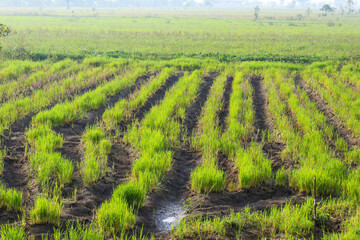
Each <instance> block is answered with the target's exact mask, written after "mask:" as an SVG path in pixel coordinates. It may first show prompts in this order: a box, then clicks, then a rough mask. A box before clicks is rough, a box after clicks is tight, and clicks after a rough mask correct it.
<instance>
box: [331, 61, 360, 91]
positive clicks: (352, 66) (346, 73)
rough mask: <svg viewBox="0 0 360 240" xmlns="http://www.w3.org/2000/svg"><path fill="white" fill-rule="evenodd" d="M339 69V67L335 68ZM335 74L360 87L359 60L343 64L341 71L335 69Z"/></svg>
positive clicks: (338, 77)
mask: <svg viewBox="0 0 360 240" xmlns="http://www.w3.org/2000/svg"><path fill="white" fill-rule="evenodd" d="M335 69H336V70H337V68H335ZM333 74H334V75H335V76H336V78H337V79H341V80H342V81H344V82H345V83H351V84H352V85H354V86H355V87H356V88H357V89H360V66H359V62H356V63H349V64H346V65H344V66H342V68H341V71H340V72H338V71H336V72H335V71H334V72H333Z"/></svg>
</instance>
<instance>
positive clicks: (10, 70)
mask: <svg viewBox="0 0 360 240" xmlns="http://www.w3.org/2000/svg"><path fill="white" fill-rule="evenodd" d="M49 64H50V63H49V62H33V61H30V60H25V61H23V60H7V61H5V62H3V63H2V64H1V65H2V68H1V69H0V83H6V82H10V81H12V80H16V79H17V78H19V77H21V76H23V75H27V74H31V73H32V72H35V71H36V70H39V69H44V68H46V67H48V65H49Z"/></svg>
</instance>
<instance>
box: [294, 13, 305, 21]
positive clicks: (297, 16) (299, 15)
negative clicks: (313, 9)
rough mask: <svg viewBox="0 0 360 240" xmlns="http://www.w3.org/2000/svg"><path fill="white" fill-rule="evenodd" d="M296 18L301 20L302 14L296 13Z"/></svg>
mask: <svg viewBox="0 0 360 240" xmlns="http://www.w3.org/2000/svg"><path fill="white" fill-rule="evenodd" d="M296 19H297V20H300V21H301V20H303V19H304V16H303V15H302V14H298V15H296Z"/></svg>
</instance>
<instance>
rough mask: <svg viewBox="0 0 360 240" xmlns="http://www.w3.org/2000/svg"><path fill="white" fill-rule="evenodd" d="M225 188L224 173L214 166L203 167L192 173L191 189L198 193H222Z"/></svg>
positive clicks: (206, 165)
mask: <svg viewBox="0 0 360 240" xmlns="http://www.w3.org/2000/svg"><path fill="white" fill-rule="evenodd" d="M224 187H225V175H224V172H223V171H221V170H220V169H218V168H217V167H216V166H215V165H213V164H205V165H202V166H200V167H198V168H196V169H195V170H194V171H193V172H192V173H191V188H192V189H193V190H194V191H196V192H198V193H207V192H220V191H222V190H223V189H224Z"/></svg>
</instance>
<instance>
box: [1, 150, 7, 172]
mask: <svg viewBox="0 0 360 240" xmlns="http://www.w3.org/2000/svg"><path fill="white" fill-rule="evenodd" d="M5 156H6V150H5V149H4V150H2V151H0V175H2V173H3V171H4V158H5Z"/></svg>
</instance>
